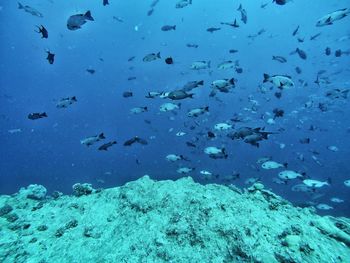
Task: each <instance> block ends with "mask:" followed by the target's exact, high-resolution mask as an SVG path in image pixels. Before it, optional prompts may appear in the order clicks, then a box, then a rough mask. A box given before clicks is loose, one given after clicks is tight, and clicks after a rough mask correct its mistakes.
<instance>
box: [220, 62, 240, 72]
mask: <svg viewBox="0 0 350 263" xmlns="http://www.w3.org/2000/svg"><path fill="white" fill-rule="evenodd" d="M235 66H236V64H235V62H233V61H232V60H227V61H224V62H221V63H220V64H219V65H218V69H222V70H225V69H231V68H234V67H235Z"/></svg>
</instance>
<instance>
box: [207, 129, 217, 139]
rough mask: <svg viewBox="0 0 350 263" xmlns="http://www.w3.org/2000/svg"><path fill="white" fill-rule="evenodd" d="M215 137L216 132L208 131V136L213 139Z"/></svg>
mask: <svg viewBox="0 0 350 263" xmlns="http://www.w3.org/2000/svg"><path fill="white" fill-rule="evenodd" d="M215 137H216V135H215V133H213V132H211V131H208V138H210V139H213V138H215Z"/></svg>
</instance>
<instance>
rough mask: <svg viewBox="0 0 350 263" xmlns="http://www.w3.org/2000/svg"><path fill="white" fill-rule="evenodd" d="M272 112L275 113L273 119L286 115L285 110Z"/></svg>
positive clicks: (277, 109)
mask: <svg viewBox="0 0 350 263" xmlns="http://www.w3.org/2000/svg"><path fill="white" fill-rule="evenodd" d="M272 112H273V119H276V118H279V117H283V115H284V110H282V109H279V108H274V109H273V111H272Z"/></svg>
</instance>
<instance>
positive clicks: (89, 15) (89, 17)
mask: <svg viewBox="0 0 350 263" xmlns="http://www.w3.org/2000/svg"><path fill="white" fill-rule="evenodd" d="M84 17H85V18H86V19H87V20H90V21H95V20H94V18H93V17H92V16H91V12H90V10H89V11H87V12H86V13H85V14H84Z"/></svg>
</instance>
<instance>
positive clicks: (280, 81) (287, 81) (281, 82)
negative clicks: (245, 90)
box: [263, 73, 294, 89]
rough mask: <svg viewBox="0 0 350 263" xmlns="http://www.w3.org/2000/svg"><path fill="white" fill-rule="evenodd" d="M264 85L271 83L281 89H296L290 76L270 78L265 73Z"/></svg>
mask: <svg viewBox="0 0 350 263" xmlns="http://www.w3.org/2000/svg"><path fill="white" fill-rule="evenodd" d="M263 82H264V83H265V82H271V83H273V84H274V85H275V86H277V87H278V88H280V89H288V88H291V87H294V82H293V81H292V78H291V77H290V76H288V75H273V76H270V75H268V74H266V73H264V81H263Z"/></svg>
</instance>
